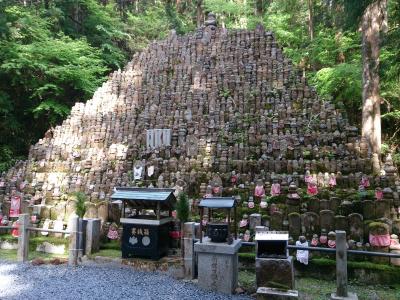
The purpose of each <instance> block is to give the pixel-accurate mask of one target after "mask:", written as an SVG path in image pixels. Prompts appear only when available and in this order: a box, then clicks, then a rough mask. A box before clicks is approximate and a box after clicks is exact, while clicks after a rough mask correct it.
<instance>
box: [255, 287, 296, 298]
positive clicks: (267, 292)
mask: <svg viewBox="0 0 400 300" xmlns="http://www.w3.org/2000/svg"><path fill="white" fill-rule="evenodd" d="M292 299H299V292H298V291H295V290H287V291H283V290H279V289H274V288H267V287H259V288H258V289H257V300H292Z"/></svg>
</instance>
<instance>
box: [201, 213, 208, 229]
mask: <svg viewBox="0 0 400 300" xmlns="http://www.w3.org/2000/svg"><path fill="white" fill-rule="evenodd" d="M207 224H208V216H207V215H204V216H203V219H202V220H201V225H202V226H207Z"/></svg>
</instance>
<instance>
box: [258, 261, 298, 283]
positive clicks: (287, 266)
mask: <svg viewBox="0 0 400 300" xmlns="http://www.w3.org/2000/svg"><path fill="white" fill-rule="evenodd" d="M256 282H257V287H271V288H278V289H287V290H291V289H294V285H295V284H294V268H293V256H289V257H288V258H283V259H279V258H256Z"/></svg>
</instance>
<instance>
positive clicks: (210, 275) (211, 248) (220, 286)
mask: <svg viewBox="0 0 400 300" xmlns="http://www.w3.org/2000/svg"><path fill="white" fill-rule="evenodd" d="M241 244H242V242H241V240H235V241H233V243H232V244H231V245H228V244H226V243H213V242H210V241H208V240H203V242H202V243H200V242H197V243H196V244H194V251H195V252H196V253H197V261H198V282H199V285H200V286H201V287H202V288H204V289H209V290H213V291H217V292H222V293H226V294H232V293H233V292H234V290H235V288H236V286H237V281H238V250H239V248H240V246H241Z"/></svg>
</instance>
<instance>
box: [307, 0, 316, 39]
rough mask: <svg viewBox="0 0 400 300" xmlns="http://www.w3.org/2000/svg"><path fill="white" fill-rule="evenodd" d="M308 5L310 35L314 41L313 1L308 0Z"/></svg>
mask: <svg viewBox="0 0 400 300" xmlns="http://www.w3.org/2000/svg"><path fill="white" fill-rule="evenodd" d="M307 4H308V34H309V35H310V40H313V39H314V13H313V2H312V0H307Z"/></svg>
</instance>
